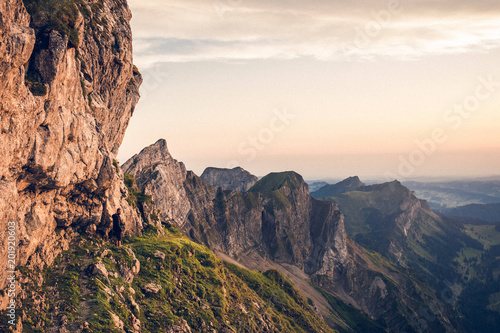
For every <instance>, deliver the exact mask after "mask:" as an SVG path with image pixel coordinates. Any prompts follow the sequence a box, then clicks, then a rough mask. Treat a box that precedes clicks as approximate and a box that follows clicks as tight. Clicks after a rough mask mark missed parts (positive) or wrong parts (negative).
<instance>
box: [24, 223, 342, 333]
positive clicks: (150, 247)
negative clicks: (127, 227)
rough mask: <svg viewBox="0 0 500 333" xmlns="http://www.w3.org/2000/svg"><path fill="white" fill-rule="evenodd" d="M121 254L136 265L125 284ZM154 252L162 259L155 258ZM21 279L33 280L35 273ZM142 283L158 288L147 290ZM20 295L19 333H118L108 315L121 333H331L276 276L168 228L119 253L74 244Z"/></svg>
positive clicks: (125, 264) (127, 265)
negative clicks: (99, 270)
mask: <svg viewBox="0 0 500 333" xmlns="http://www.w3.org/2000/svg"><path fill="white" fill-rule="evenodd" d="M127 249H130V250H132V251H133V252H134V254H135V256H136V257H137V259H138V260H139V261H140V271H139V274H138V275H137V276H136V277H135V278H134V280H133V282H132V283H131V284H129V283H127V282H126V281H125V280H124V274H123V271H124V270H127V269H131V268H132V267H133V266H134V261H135V259H134V258H133V256H131V254H130V252H129V251H130V250H127ZM157 251H161V252H162V253H163V254H164V255H165V258H161V256H160V257H158V256H155V253H157V254H158V252H157ZM99 262H101V263H103V264H104V266H105V267H106V269H107V271H108V272H109V274H108V278H107V279H106V278H104V277H103V276H102V275H99V274H94V273H95V272H92V271H91V267H93V264H95V263H99ZM23 274H24V276H26V277H32V278H33V279H34V280H36V276H37V274H36V272H30V271H27V270H24V272H23ZM148 284H155V285H157V286H161V289H160V290H159V291H158V292H157V293H151V292H147V291H146V290H147V288H145V286H146V285H148ZM28 293H32V294H33V297H32V299H30V300H27V303H26V304H24V305H23V310H24V311H26V316H24V318H23V324H24V331H25V332H45V331H47V328H48V327H51V326H59V325H60V324H61V317H62V316H63V315H64V316H65V318H64V319H63V320H65V321H66V322H67V324H66V326H67V327H68V328H69V329H70V330H75V329H78V328H82V327H83V328H84V330H83V331H84V332H119V330H117V329H116V327H115V324H114V322H113V319H112V316H113V315H116V316H118V318H119V319H120V320H121V321H122V322H123V324H124V328H125V329H126V330H127V329H128V330H131V329H132V327H133V321H134V317H136V318H138V319H139V320H140V324H141V327H142V332H159V331H160V330H165V329H166V328H168V327H172V326H173V325H183V323H187V324H188V325H189V326H190V327H191V329H192V330H193V331H196V332H212V331H213V330H215V331H223V330H228V329H232V330H234V331H235V332H262V331H263V327H265V326H267V327H268V331H270V332H333V330H332V329H330V328H329V327H328V326H327V325H326V324H325V323H324V321H323V320H321V319H320V318H319V317H318V316H317V315H316V313H315V312H314V311H313V310H312V308H311V307H310V305H309V304H308V303H307V301H306V300H305V299H304V298H303V297H302V296H301V295H300V294H299V293H298V291H297V290H296V289H295V287H294V286H293V285H292V284H291V283H290V282H289V280H288V279H287V278H285V277H284V276H283V275H281V274H280V273H278V272H277V271H274V270H271V271H267V272H265V273H258V272H252V271H248V270H245V269H242V268H239V267H237V266H234V265H232V264H229V263H226V262H223V261H221V260H220V259H218V258H216V257H215V255H214V254H213V253H212V252H211V251H210V250H209V249H207V248H206V247H204V246H201V245H199V244H196V243H194V242H192V241H190V240H188V239H187V238H186V237H185V236H184V235H182V234H181V233H180V232H178V231H177V230H176V229H168V230H167V231H166V232H165V233H164V234H163V235H162V236H157V234H156V232H155V231H153V232H150V233H148V234H145V235H143V236H141V237H133V238H130V239H127V240H126V244H125V245H124V246H122V247H121V248H116V247H115V246H111V245H110V244H109V243H107V242H96V241H93V242H91V241H89V240H81V241H80V243H79V244H75V246H74V248H73V249H72V250H70V251H66V252H65V253H64V254H63V255H62V257H61V258H59V259H58V262H57V265H55V266H54V267H53V268H51V269H48V270H46V271H45V272H43V279H42V280H39V285H37V284H36V283H33V284H32V285H31V286H29V287H28ZM35 300H42V302H41V303H40V301H35ZM35 302H37V304H42V307H43V309H42V310H43V311H40V309H39V308H38V305H36V304H35ZM85 327H86V328H85ZM228 332H230V331H228Z"/></svg>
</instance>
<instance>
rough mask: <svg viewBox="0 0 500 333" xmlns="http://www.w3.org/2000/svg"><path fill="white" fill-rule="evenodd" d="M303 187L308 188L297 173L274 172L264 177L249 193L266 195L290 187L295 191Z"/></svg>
mask: <svg viewBox="0 0 500 333" xmlns="http://www.w3.org/2000/svg"><path fill="white" fill-rule="evenodd" d="M303 186H306V187H307V184H306V182H305V181H304V178H302V176H301V175H299V174H298V173H296V172H295V171H284V172H272V173H270V174H268V175H267V176H264V177H262V179H261V180H259V181H258V182H257V183H256V184H255V185H254V186H253V187H252V188H251V189H249V190H248V191H249V192H261V193H266V192H272V191H276V190H279V189H280V188H282V187H288V188H290V189H292V190H293V189H298V188H301V187H303Z"/></svg>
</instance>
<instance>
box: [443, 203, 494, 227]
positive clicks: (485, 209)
mask: <svg viewBox="0 0 500 333" xmlns="http://www.w3.org/2000/svg"><path fill="white" fill-rule="evenodd" d="M440 213H441V214H444V215H448V216H455V217H461V218H464V217H465V218H467V217H468V218H473V219H479V220H483V221H486V222H496V223H500V203H496V204H470V205H465V206H460V207H455V208H445V209H442V210H440Z"/></svg>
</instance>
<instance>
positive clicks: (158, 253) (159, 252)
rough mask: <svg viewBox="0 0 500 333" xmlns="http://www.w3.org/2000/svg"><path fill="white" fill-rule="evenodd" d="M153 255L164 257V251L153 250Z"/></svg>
mask: <svg viewBox="0 0 500 333" xmlns="http://www.w3.org/2000/svg"><path fill="white" fill-rule="evenodd" d="M154 255H155V258H161V259H165V253H163V252H161V251H155V253H154Z"/></svg>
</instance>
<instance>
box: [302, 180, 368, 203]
mask: <svg viewBox="0 0 500 333" xmlns="http://www.w3.org/2000/svg"><path fill="white" fill-rule="evenodd" d="M364 186H366V184H365V183H363V182H362V181H361V180H360V179H359V177H358V176H354V177H349V178H347V179H344V180H343V181H341V182H339V183H337V184H334V185H325V186H323V187H321V188H320V189H319V190H317V191H314V192H311V195H312V196H313V197H315V198H316V199H321V198H325V197H330V196H332V195H337V194H341V193H344V192H349V191H355V190H357V189H359V188H362V187H364Z"/></svg>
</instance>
